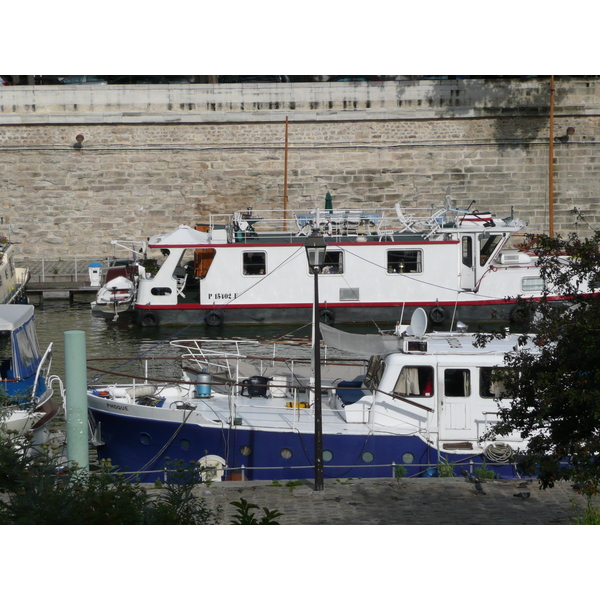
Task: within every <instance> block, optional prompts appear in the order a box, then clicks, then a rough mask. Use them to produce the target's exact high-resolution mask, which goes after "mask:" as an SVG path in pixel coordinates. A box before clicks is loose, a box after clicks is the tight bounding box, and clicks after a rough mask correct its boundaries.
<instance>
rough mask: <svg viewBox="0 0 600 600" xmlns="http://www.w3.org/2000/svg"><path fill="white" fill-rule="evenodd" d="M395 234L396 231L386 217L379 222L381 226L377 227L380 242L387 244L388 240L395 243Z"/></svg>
mask: <svg viewBox="0 0 600 600" xmlns="http://www.w3.org/2000/svg"><path fill="white" fill-rule="evenodd" d="M395 233H396V231H395V230H394V229H392V228H391V227H390V225H388V223H387V219H386V218H385V217H384V218H383V219H381V221H379V224H378V225H377V235H378V236H379V241H380V242H385V241H388V240H390V241H392V242H393V241H394V234H395Z"/></svg>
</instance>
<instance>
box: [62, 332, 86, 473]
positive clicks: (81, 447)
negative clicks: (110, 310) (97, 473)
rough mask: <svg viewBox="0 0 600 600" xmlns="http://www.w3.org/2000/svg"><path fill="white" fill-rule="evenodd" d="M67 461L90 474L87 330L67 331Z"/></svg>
mask: <svg viewBox="0 0 600 600" xmlns="http://www.w3.org/2000/svg"><path fill="white" fill-rule="evenodd" d="M65 384H66V391H67V398H66V411H65V412H66V415H65V418H66V431H67V459H68V461H69V464H72V463H74V462H76V463H77V466H78V467H79V469H83V470H85V471H89V468H90V453H89V444H88V420H87V381H86V350H85V331H65Z"/></svg>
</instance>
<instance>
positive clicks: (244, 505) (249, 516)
mask: <svg viewBox="0 0 600 600" xmlns="http://www.w3.org/2000/svg"><path fill="white" fill-rule="evenodd" d="M231 504H232V505H233V506H235V507H237V514H236V515H234V517H233V519H232V521H231V524H232V525H279V522H278V521H276V520H275V519H277V518H278V517H281V515H282V513H280V512H279V511H277V510H268V509H267V508H263V509H262V510H263V512H264V513H265V514H264V515H263V516H262V517H261V519H260V521H259V520H258V519H257V518H256V517H255V516H254V510H255V509H257V508H259V506H258V504H252V503H250V502H248V501H247V500H245V499H244V498H240V500H239V502H232V503H231Z"/></svg>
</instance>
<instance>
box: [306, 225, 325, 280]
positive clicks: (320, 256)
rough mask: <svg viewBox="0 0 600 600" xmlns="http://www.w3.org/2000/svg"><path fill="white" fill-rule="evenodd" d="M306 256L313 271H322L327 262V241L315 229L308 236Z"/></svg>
mask: <svg viewBox="0 0 600 600" xmlns="http://www.w3.org/2000/svg"><path fill="white" fill-rule="evenodd" d="M305 248H306V258H307V260H308V266H309V267H310V270H311V271H312V272H313V273H320V272H321V269H322V268H323V265H324V263H325V253H326V252H327V243H326V242H325V239H324V238H323V236H322V235H321V234H320V233H318V232H316V231H313V232H312V233H311V234H310V235H309V236H308V237H307V238H306V244H305Z"/></svg>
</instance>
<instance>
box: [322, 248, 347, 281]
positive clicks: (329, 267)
mask: <svg viewBox="0 0 600 600" xmlns="http://www.w3.org/2000/svg"><path fill="white" fill-rule="evenodd" d="M343 272H344V254H343V252H340V251H337V250H329V251H327V252H325V261H324V263H323V270H322V271H321V273H322V274H323V275H335V274H339V273H343Z"/></svg>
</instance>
